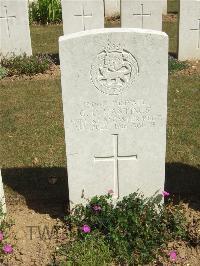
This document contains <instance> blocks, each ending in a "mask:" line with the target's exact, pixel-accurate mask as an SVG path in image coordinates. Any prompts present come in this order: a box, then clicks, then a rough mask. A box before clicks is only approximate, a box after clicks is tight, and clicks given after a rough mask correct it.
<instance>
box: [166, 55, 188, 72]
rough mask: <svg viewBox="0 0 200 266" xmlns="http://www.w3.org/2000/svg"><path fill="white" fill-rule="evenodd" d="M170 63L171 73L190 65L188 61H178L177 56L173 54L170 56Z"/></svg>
mask: <svg viewBox="0 0 200 266" xmlns="http://www.w3.org/2000/svg"><path fill="white" fill-rule="evenodd" d="M168 64H169V73H172V72H174V71H179V70H182V69H186V68H187V67H188V65H187V63H186V62H181V61H178V60H177V59H176V58H174V57H172V56H169V60H168Z"/></svg>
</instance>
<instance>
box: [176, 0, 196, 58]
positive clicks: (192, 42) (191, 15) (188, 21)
mask: <svg viewBox="0 0 200 266" xmlns="http://www.w3.org/2000/svg"><path fill="white" fill-rule="evenodd" d="M178 59H179V60H195V59H200V0H190V1H188V0H181V1H180V13H179V47H178Z"/></svg>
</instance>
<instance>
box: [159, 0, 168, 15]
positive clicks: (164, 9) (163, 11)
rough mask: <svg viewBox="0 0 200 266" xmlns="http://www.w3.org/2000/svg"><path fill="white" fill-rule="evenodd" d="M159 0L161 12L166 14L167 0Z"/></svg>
mask: <svg viewBox="0 0 200 266" xmlns="http://www.w3.org/2000/svg"><path fill="white" fill-rule="evenodd" d="M158 1H159V0H158ZM160 1H162V13H163V14H164V15H167V0H160Z"/></svg>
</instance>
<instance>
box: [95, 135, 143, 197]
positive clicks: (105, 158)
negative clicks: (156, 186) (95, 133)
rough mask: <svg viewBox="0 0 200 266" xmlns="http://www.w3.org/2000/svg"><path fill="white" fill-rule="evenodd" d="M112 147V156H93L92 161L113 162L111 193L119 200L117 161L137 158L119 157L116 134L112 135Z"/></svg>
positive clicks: (129, 156)
mask: <svg viewBox="0 0 200 266" xmlns="http://www.w3.org/2000/svg"><path fill="white" fill-rule="evenodd" d="M112 136H113V146H114V151H113V153H114V154H113V155H111V156H103V157H98V156H94V161H95V162H113V163H114V169H113V170H114V178H113V191H114V197H115V198H119V196H120V190H119V161H132V160H137V159H138V156H137V155H136V154H134V155H133V154H131V155H126V156H125V155H124V156H122V155H121V156H120V155H119V151H118V150H119V149H118V146H119V144H118V136H119V135H118V134H113V135H112Z"/></svg>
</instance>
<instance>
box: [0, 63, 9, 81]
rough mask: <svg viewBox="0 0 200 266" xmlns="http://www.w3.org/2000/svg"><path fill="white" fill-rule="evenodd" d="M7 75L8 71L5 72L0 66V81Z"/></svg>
mask: <svg viewBox="0 0 200 266" xmlns="http://www.w3.org/2000/svg"><path fill="white" fill-rule="evenodd" d="M7 74H8V71H7V70H6V68H5V67H2V66H1V65H0V79H2V78H4V77H6V76H7Z"/></svg>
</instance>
